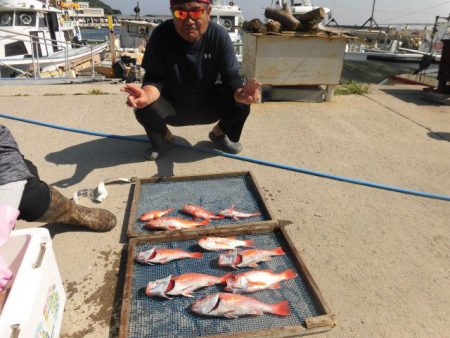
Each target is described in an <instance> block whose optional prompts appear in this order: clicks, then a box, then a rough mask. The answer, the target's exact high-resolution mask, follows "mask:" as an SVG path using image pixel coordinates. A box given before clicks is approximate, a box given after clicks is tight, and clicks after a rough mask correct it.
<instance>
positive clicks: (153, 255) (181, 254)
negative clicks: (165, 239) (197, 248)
mask: <svg viewBox="0 0 450 338" xmlns="http://www.w3.org/2000/svg"><path fill="white" fill-rule="evenodd" d="M202 257H203V254H202V253H201V252H188V251H184V250H181V249H157V248H151V249H149V250H146V251H142V252H139V253H138V254H137V255H136V257H135V258H134V259H135V260H136V261H137V262H139V263H142V264H148V265H154V264H166V263H169V262H172V261H174V260H178V259H185V258H194V259H200V258H202Z"/></svg>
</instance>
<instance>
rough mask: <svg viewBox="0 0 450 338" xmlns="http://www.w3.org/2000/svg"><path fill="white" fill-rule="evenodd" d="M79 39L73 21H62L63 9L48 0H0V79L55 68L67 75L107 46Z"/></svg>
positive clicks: (38, 75)
mask: <svg viewBox="0 0 450 338" xmlns="http://www.w3.org/2000/svg"><path fill="white" fill-rule="evenodd" d="M81 41H82V37H81V33H80V29H79V27H78V25H77V22H75V21H68V20H64V12H63V11H62V10H61V9H59V8H57V7H54V6H53V5H52V4H51V3H50V1H49V0H40V1H38V0H0V78H8V77H15V76H24V77H30V76H31V77H34V78H39V77H40V75H41V74H42V73H43V72H45V71H52V70H53V71H55V70H58V69H59V70H63V71H65V72H66V74H67V76H69V71H70V70H73V67H74V66H76V65H78V64H80V63H83V62H87V61H89V60H90V61H91V62H93V56H94V55H96V54H99V53H101V52H102V51H104V50H105V49H106V47H107V45H108V44H107V43H103V44H99V45H85V44H82V43H81ZM92 69H93V68H92ZM70 74H71V75H72V77H73V76H74V74H73V72H70ZM92 76H94V73H93V74H92Z"/></svg>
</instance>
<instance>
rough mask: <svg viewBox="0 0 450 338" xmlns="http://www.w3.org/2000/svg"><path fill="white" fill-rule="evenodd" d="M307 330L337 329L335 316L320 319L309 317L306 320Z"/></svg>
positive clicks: (319, 317)
mask: <svg viewBox="0 0 450 338" xmlns="http://www.w3.org/2000/svg"><path fill="white" fill-rule="evenodd" d="M305 322H306V328H308V329H317V328H323V327H330V328H332V327H335V326H336V320H335V318H334V316H333V315H323V316H318V317H308V318H306V319H305Z"/></svg>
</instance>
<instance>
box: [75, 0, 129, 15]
mask: <svg viewBox="0 0 450 338" xmlns="http://www.w3.org/2000/svg"><path fill="white" fill-rule="evenodd" d="M73 2H79V1H73ZM83 2H89V7H97V8H99V7H100V8H103V10H104V11H105V14H106V15H114V14H119V15H120V14H122V12H121V11H119V10H118V9H113V8H111V6H109V5H107V4H105V3H104V2H103V1H100V0H83Z"/></svg>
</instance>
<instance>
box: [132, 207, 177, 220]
mask: <svg viewBox="0 0 450 338" xmlns="http://www.w3.org/2000/svg"><path fill="white" fill-rule="evenodd" d="M174 210H175V208H170V209H167V210H151V211H149V212H146V213H145V214H142V216H141V217H140V218H139V220H140V221H141V222H147V221H150V220H151V219H155V218H159V217H163V216H165V215H167V214H169V213H171V212H172V211H174Z"/></svg>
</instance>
